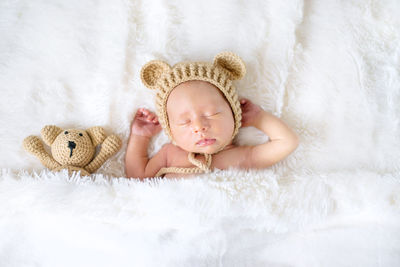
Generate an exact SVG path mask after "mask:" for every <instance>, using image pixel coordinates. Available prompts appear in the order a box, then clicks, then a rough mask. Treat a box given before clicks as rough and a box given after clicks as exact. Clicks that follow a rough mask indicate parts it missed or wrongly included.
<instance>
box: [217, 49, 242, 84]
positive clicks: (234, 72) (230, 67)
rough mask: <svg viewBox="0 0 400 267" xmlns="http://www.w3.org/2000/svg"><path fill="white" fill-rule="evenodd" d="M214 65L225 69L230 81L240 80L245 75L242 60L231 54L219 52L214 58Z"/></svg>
mask: <svg viewBox="0 0 400 267" xmlns="http://www.w3.org/2000/svg"><path fill="white" fill-rule="evenodd" d="M214 65H215V66H220V67H222V68H223V69H225V70H226V71H227V72H228V74H229V78H230V79H231V80H240V79H242V78H243V77H244V75H245V74H246V66H245V64H244V62H243V60H242V59H241V58H240V57H239V56H237V55H236V54H234V53H232V52H221V53H219V54H218V55H216V56H215V57H214Z"/></svg>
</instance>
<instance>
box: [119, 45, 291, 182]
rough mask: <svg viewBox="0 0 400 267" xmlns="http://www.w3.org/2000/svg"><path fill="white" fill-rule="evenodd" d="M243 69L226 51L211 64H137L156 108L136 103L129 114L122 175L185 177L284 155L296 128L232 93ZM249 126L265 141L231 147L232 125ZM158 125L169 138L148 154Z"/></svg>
mask: <svg viewBox="0 0 400 267" xmlns="http://www.w3.org/2000/svg"><path fill="white" fill-rule="evenodd" d="M245 73H246V68H245V65H244V63H243V61H242V59H241V58H240V57H238V56H237V55H236V54H234V53H231V52H222V53H219V54H218V55H217V56H215V58H214V61H213V62H212V63H208V62H190V61H189V62H180V63H177V64H175V65H174V66H173V67H171V66H170V65H168V64H167V63H165V62H163V61H159V60H152V61H150V62H148V63H147V64H145V65H144V66H143V68H142V70H141V79H142V82H143V83H144V85H145V86H146V87H148V88H150V89H156V90H157V96H156V106H157V114H154V113H153V112H151V111H149V110H147V109H145V108H139V109H138V111H137V112H136V114H135V116H134V118H133V120H132V124H131V133H130V137H129V141H128V146H127V150H126V156H125V172H126V176H127V177H133V178H139V179H141V180H142V179H144V178H151V177H165V178H181V177H182V178H183V177H185V178H186V177H190V176H192V175H194V174H200V173H209V172H211V171H212V170H213V169H215V168H217V169H220V170H223V169H227V168H229V167H236V168H240V169H250V168H256V169H261V168H267V167H269V166H271V165H273V164H275V163H277V162H279V161H281V160H282V159H284V158H286V157H287V156H288V155H289V154H291V153H292V152H293V151H294V150H295V149H296V148H297V146H298V143H299V141H298V137H297V135H296V133H295V132H294V131H293V130H291V129H290V128H289V127H288V126H287V125H286V124H285V123H284V122H283V121H281V120H280V119H279V118H277V117H275V116H274V115H272V114H270V113H268V112H266V111H264V110H263V109H262V108H261V107H260V106H258V105H256V104H254V103H252V102H251V101H250V100H249V99H246V98H239V97H238V95H237V93H236V89H235V87H234V85H233V81H234V80H239V79H241V78H242V77H243V76H244V75H245ZM249 126H252V127H256V128H258V129H260V130H261V131H263V132H264V133H265V134H266V135H268V137H269V141H268V142H266V143H264V144H260V145H255V146H237V145H235V144H234V143H233V139H234V137H235V136H236V135H237V133H238V131H239V128H240V127H249ZM162 129H164V131H165V133H166V134H167V136H168V137H169V139H170V140H171V143H167V144H165V145H163V146H162V148H161V149H160V150H159V151H158V152H157V153H156V154H155V155H154V156H153V157H152V158H151V159H149V158H148V154H147V148H148V145H149V142H150V140H151V138H152V137H153V136H154V135H156V134H158V133H159V132H160V131H161V130H162Z"/></svg>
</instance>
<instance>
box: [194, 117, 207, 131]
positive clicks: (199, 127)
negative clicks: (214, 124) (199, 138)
mask: <svg viewBox="0 0 400 267" xmlns="http://www.w3.org/2000/svg"><path fill="white" fill-rule="evenodd" d="M192 129H193V132H194V133H198V132H205V131H207V129H208V125H207V124H206V123H205V122H203V121H202V120H196V121H194V122H193V126H192Z"/></svg>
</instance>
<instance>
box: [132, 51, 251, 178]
mask: <svg viewBox="0 0 400 267" xmlns="http://www.w3.org/2000/svg"><path fill="white" fill-rule="evenodd" d="M245 74H246V67H245V64H244V62H243V60H242V59H241V58H240V57H239V56H237V55H236V54H234V53H232V52H221V53H219V54H217V55H216V56H215V57H214V61H213V62H212V63H209V62H199V61H184V62H179V63H176V64H175V65H173V66H172V67H171V66H170V65H169V64H168V63H166V62H164V61H161V60H152V61H150V62H148V63H146V64H145V65H144V66H143V67H142V69H141V72H140V77H141V80H142V82H143V84H144V85H145V86H146V87H147V88H150V89H156V90H157V95H156V107H157V111H156V113H157V116H158V120H159V122H160V124H161V126H162V128H163V129H164V131H165V132H166V134H167V136H168V137H169V139H170V140H171V141H172V143H173V144H176V143H175V140H174V139H173V136H172V133H171V129H170V125H169V120H168V115H167V100H168V97H169V95H170V93H171V92H172V90H173V89H174V88H175V87H176V86H178V85H179V84H181V83H184V82H186V81H193V80H198V81H206V82H209V83H211V84H213V85H214V86H216V87H217V88H218V89H219V90H220V91H221V92H222V93H223V95H224V96H225V99H226V100H227V102H228V103H229V105H230V107H231V110H232V113H233V118H234V122H235V127H234V131H233V134H232V140H233V138H235V136H236V135H237V133H238V131H239V128H240V126H241V120H242V110H241V108H240V102H239V99H238V95H237V92H236V89H235V87H234V85H233V83H232V81H233V80H239V79H241V78H243V77H244V75H245ZM222 149H223V148H221V149H220V150H219V151H221V150H222ZM219 151H216V152H215V153H217V152H219ZM204 156H205V159H206V162H205V164H204V163H202V162H201V161H199V160H196V159H195V158H194V153H192V152H190V153H189V155H188V159H189V161H190V162H191V163H193V164H194V165H195V166H196V167H195V168H176V167H172V168H162V169H161V170H160V171H159V172H158V173H157V174H156V176H160V175H161V174H163V173H167V172H174V173H202V172H210V165H211V155H210V154H204Z"/></svg>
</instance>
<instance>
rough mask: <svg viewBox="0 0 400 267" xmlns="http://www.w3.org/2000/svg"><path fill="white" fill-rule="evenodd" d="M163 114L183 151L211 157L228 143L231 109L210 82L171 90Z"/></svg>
mask: <svg viewBox="0 0 400 267" xmlns="http://www.w3.org/2000/svg"><path fill="white" fill-rule="evenodd" d="M167 114H168V119H169V124H170V128H171V133H172V137H173V139H174V140H175V143H176V145H177V146H179V147H180V148H182V149H184V150H186V151H190V152H197V153H199V152H201V153H208V154H213V153H215V152H217V151H219V150H220V149H222V148H223V147H225V146H226V145H230V144H231V143H232V134H233V131H234V127H235V122H234V119H233V114H232V110H231V108H230V106H229V104H228V102H227V100H225V97H224V96H223V93H222V92H221V91H220V90H219V89H218V88H217V87H215V86H214V85H212V84H211V83H208V82H204V81H188V82H184V83H181V84H180V85H178V86H177V87H175V89H174V90H173V91H172V92H171V94H170V95H169V97H168V101H167ZM204 139H207V140H206V141H204ZM202 140H203V141H202Z"/></svg>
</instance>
